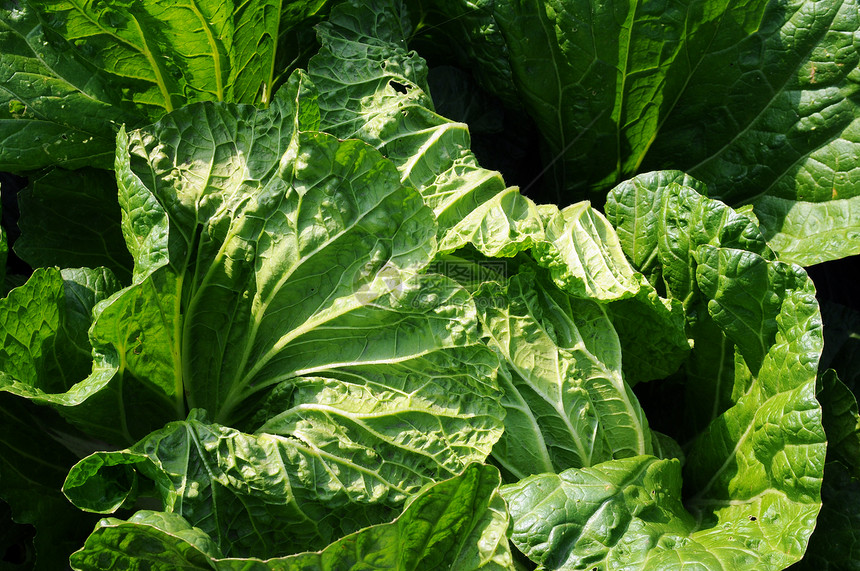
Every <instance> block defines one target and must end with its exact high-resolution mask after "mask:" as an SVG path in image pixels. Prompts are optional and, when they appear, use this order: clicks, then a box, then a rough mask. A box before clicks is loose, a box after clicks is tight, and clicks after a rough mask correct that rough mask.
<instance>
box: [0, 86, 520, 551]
mask: <svg viewBox="0 0 860 571" xmlns="http://www.w3.org/2000/svg"><path fill="white" fill-rule="evenodd" d="M289 85H290V87H289V89H285V90H283V91H282V92H280V93H279V97H278V98H276V101H275V102H274V104H273V105H272V106H271V107H270V108H269V109H267V110H258V109H255V108H253V107H242V106H234V105H227V104H199V105H196V106H189V107H186V108H183V109H182V110H177V111H175V112H173V113H171V114H169V115H167V116H166V117H165V118H164V119H162V120H161V121H160V122H158V123H156V124H154V125H153V126H151V127H149V128H148V129H144V130H138V131H132V132H130V133H128V134H126V133H125V132H124V131H122V132H121V133H120V138H119V140H120V143H121V144H120V149H119V151H118V159H117V164H118V172H119V176H120V185H119V186H120V189H121V197H120V198H121V204H122V206H123V232H124V234H125V238H126V241H127V244H128V246H129V249H130V250H131V253H132V256H133V257H134V259H135V268H134V282H133V283H132V285H131V286H129V287H126V288H124V289H122V290H120V291H118V292H116V293H115V294H113V295H111V296H110V297H107V299H103V300H102V301H101V302H100V303H98V304H97V305H94V303H93V302H91V303H90V306H89V308H90V310H91V311H90V313H86V312H84V313H85V317H86V320H85V322H81V323H73V324H72V325H74V326H73V327H70V331H71V333H70V334H69V335H73V336H74V339H75V342H76V343H75V344H73V343H70V342H68V341H66V334H65V333H64V330H63V329H62V327H61V325H62V323H61V322H58V323H59V325H57V324H54V321H57V320H60V319H61V318H62V315H63V313H62V307H63V306H62V298H58V297H57V296H58V295H59V294H58V293H51V292H62V280H60V281H57V279H56V278H54V280H55V281H56V282H57V283H56V284H53V282H51V283H52V284H53V285H52V286H51V287H50V288H49V287H46V286H43V285H42V283H41V282H40V280H44V279H46V278H42V277H41V276H47V277H49V276H52V275H54V274H52V273H51V272H48V271H40V272H37V274H36V275H35V276H34V277H33V278H31V280H30V281H29V282H28V283H27V284H26V285H25V287H23V288H20V289H19V290H16V291H15V292H13V294H14V295H12V296H11V297H10V298H8V299H7V300H4V303H5V304H6V305H7V306H10V312H11V313H14V314H15V315H14V316H11V315H10V318H9V320H8V321H9V323H8V325H7V329H6V330H5V331H6V332H8V333H6V334H7V335H12V334H13V333H12V332H13V331H14V332H15V333H14V334H15V335H18V336H22V335H35V334H39V335H41V336H42V338H43V339H44V342H43V343H42V346H44V347H53V348H54V350H55V351H56V352H61V351H62V352H70V351H71V352H72V354H73V356H74V361H72V358H71V357H66V356H64V355H65V353H63V354H58V355H57V356H54V355H53V354H46V355H45V356H44V357H42V356H40V355H38V354H35V353H32V348H31V349H30V351H31V354H32V355H33V356H32V359H34V360H36V361H37V362H34V364H33V365H32V366H28V367H27V368H26V370H24V369H21V367H17V368H16V362H17V361H15V360H13V359H9V360H8V364H7V365H6V366H5V369H4V371H5V372H4V376H3V386H2V388H3V390H6V391H8V392H11V393H14V394H17V395H19V396H22V397H26V398H29V399H31V400H33V401H35V402H38V403H41V404H47V405H51V406H54V407H56V408H57V409H58V410H59V411H60V412H61V413H62V414H63V415H65V416H66V417H67V418H68V419H69V420H71V421H72V422H74V423H75V424H77V425H78V426H79V427H81V428H83V429H85V430H86V431H87V432H88V433H90V434H93V435H97V436H100V437H102V438H105V439H107V440H108V441H111V442H113V443H123V442H125V443H129V444H130V443H132V442H134V441H135V440H138V439H140V438H149V439H152V438H156V437H155V436H151V435H150V436H148V437H147V436H146V435H147V434H148V433H149V432H150V431H152V430H157V429H159V428H160V427H161V426H163V425H164V424H165V423H166V422H168V421H170V420H172V419H177V418H180V419H181V418H184V417H185V410H186V409H187V408H195V407H202V408H205V409H206V410H207V411H208V412H209V414H210V415H211V416H212V418H213V419H214V420H216V421H218V422H220V423H228V424H230V425H232V426H239V425H241V426H243V427H244V428H245V429H247V430H249V431H255V430H259V431H261V432H260V434H263V435H268V436H266V437H267V438H274V437H273V436H272V435H277V437H278V438H281V439H284V440H286V441H288V442H290V443H292V444H293V445H295V446H299V447H300V448H301V449H302V450H303V454H306V455H308V458H313V459H314V462H319V463H320V464H319V466H320V468H319V471H320V474H318V475H317V476H316V477H322V476H323V474H328V475H329V477H331V478H332V481H333V482H334V483H333V484H332V485H333V486H335V487H337V486H342V487H345V488H352V489H354V490H359V489H363V488H364V486H365V484H362V482H364V478H370V480H373V481H374V482H376V483H374V484H372V485H371V484H366V485H367V486H368V487H369V488H372V489H373V490H375V491H373V492H372V493H370V499H368V500H367V501H369V502H380V501H383V500H384V501H385V502H387V504H388V505H398V504H399V503H402V502H403V501H404V500H405V498H406V496H407V495H408V494H409V493H412V492H414V491H415V490H416V489H417V488H418V487H420V486H421V485H423V484H424V483H426V482H428V481H431V480H437V479H442V478H445V477H449V476H451V475H454V474H456V473H459V472H460V471H462V469H463V468H464V467H465V466H466V464H468V463H469V462H473V461H476V462H480V461H483V460H484V459H485V458H486V457H487V456H488V455H489V453H490V450H491V448H492V445H493V443H494V442H495V441H496V440H497V439H498V437H499V435H500V433H501V419H502V417H503V414H504V413H503V409H502V408H501V407H500V405H499V403H498V399H499V397H500V395H499V392H498V388H497V386H496V384H495V380H494V378H495V371H496V368H497V366H498V362H497V359H496V357H495V356H494V354H493V353H492V351H491V350H490V349H488V348H487V347H486V346H484V345H483V344H482V343H480V341H479V339H478V330H477V323H478V320H477V314H476V310H475V307H474V304H473V302H472V300H471V298H470V297H469V295H468V293H467V292H466V291H465V290H464V289H463V288H462V287H460V286H458V285H457V284H456V283H455V282H453V281H452V280H450V279H449V278H447V277H445V276H442V275H437V274H426V273H424V274H422V273H420V272H421V270H422V269H423V268H424V267H425V266H426V265H427V264H428V263H429V261H430V259H431V257H432V255H433V253H434V251H435V233H436V232H435V224H434V222H433V217H432V212H431V211H430V209H429V208H427V207H426V206H425V205H424V202H423V200H422V198H421V197H420V195H419V194H418V193H417V192H416V191H415V190H412V189H410V188H408V187H405V186H403V185H401V183H400V180H399V174H398V172H397V170H396V168H395V167H394V165H393V164H392V163H390V162H388V161H386V160H385V159H384V158H382V157H381V155H379V153H378V152H377V151H375V150H374V149H373V148H372V147H370V146H368V145H367V144H365V143H362V142H360V141H355V140H353V141H339V140H337V139H336V138H334V137H332V136H331V135H327V134H323V133H319V132H310V131H308V132H306V131H301V130H299V127H304V126H311V127H312V126H314V124H315V123H314V120H315V119H314V118H315V117H318V115H317V114H316V113H315V107H314V105H313V102H314V97H313V93H312V91H310V90H308V85H307V84H306V83H304V82H303V80H302V78H301V77H300V76H296V77H295V78H294V80H293V81H292V82H291V83H290V84H289ZM201 130H205V132H206V133H208V134H209V135H210V136H209V137H207V138H206V139H207V140H208V141H209V143H208V145H207V144H203V143H202V141H201V140H200V139H199V138H197V137H193V138H191V137H190V136H189V135H188V133H193V134H194V135H198V134H199V133H200V132H201ZM49 294H50V295H49ZM51 295H53V296H54V297H53V298H52V297H51ZM103 297H106V296H103ZM55 298H56V299H55ZM12 304H17V305H15V307H11V305H12ZM19 306H21V307H25V308H29V310H30V311H32V312H34V313H36V312H39V313H37V315H35V317H34V322H33V323H32V324H31V323H30V322H29V321H21V320H19V319H16V318H17V317H18V314H19V313H21V311H19V310H18V307H19ZM42 315H48V316H52V317H51V319H53V320H54V321H49V325H47V326H45V325H43V321H44V319H46V318H43V317H41V316H42ZM36 318H38V319H41V320H42V321H36V320H35V319H36ZM67 321H68V320H67ZM90 321H92V326H91V328H90V325H89V323H90ZM88 328H89V334H88V335H87V329H88ZM9 346H10V347H11V345H9ZM90 352H92V355H90ZM93 357H94V362H93ZM59 361H65V362H67V368H66V369H65V370H64V374H65V375H66V376H67V377H68V378H67V379H66V380H65V381H64V382H62V383H59V382H58V379H57V378H56V375H55V374H53V373H52V369H51V367H55V366H56V363H57V362H59ZM42 362H44V363H45V364H44V365H39V363H42ZM72 362H74V363H75V364H76V365H75V367H71V366H70V365H71V364H72ZM89 369H91V370H89ZM87 373H89V375H88V376H87ZM145 441H147V440H145ZM130 454H132V455H133V456H134V455H136V454H137V452H134V451H132V452H130ZM201 454H203V452H201ZM123 457H124V456H123ZM135 457H137V456H135ZM233 460H235V459H233ZM331 466H342V468H341V469H342V470H345V472H343V474H342V475H344V477H345V474H347V473H351V474H352V475H351V476H349V477H350V478H352V479H353V480H354V484H352V485H350V484H347V483H346V482H341V481H339V480H338V479H337V477H336V476H335V473H336V472H337V471H336V470H335V472H329V471H328V470H331V469H332V468H331ZM187 469H188V470H190V469H191V468H187ZM377 472H378V475H377V476H373V475H372V474H376V473H377ZM178 473H180V474H182V477H186V476H188V474H185V473H184V472H183V471H182V470H180V471H179V472H178ZM180 479H181V478H180ZM156 480H159V478H156ZM159 481H160V480H159ZM309 487H310V488H311V489H315V488H314V486H313V485H310V484H309ZM181 489H182V486H180V485H178V484H177V488H176V490H175V493H176V494H179V495H180V496H181V494H182V491H181ZM320 492H321V490H320ZM189 493H190V492H189ZM356 493H357V494H359V495H360V493H359V492H356ZM345 497H348V496H345ZM164 501H165V503H166V504H168V505H172V503H171V502H170V501H168V500H167V499H165V500H164ZM320 501H322V500H320ZM343 501H344V497H341V496H337V494H335V496H334V497H333V498H330V502H331V503H333V504H335V505H341V504H339V503H338V502H343ZM121 503H122V502H120V504H121ZM180 504H182V502H180ZM185 505H187V502H186V503H185ZM117 507H119V506H118V505H113V504H111V505H110V506H108V507H102V508H98V509H99V510H103V509H115V508H117ZM180 507H181V506H180ZM217 508H223V509H229V507H228V506H222V505H219V506H217ZM213 509H214V511H215V512H216V513H218V511H217V509H215V508H213ZM182 513H184V512H182ZM345 525H348V523H347V524H345ZM331 539H332V537H331V536H328V537H326V543H327V542H328V541H329V540H331ZM225 541H226V540H225Z"/></svg>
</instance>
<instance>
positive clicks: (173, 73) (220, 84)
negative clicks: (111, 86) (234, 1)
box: [32, 0, 233, 117]
mask: <svg viewBox="0 0 860 571" xmlns="http://www.w3.org/2000/svg"><path fill="white" fill-rule="evenodd" d="M32 5H33V6H34V7H35V8H37V9H38V10H39V11H40V13H41V15H42V21H43V26H45V27H46V29H47V30H50V31H51V32H53V33H54V34H56V35H57V36H59V37H61V38H63V39H64V40H65V41H67V42H69V43H70V44H72V45H74V46H75V47H76V48H77V49H76V50H75V55H76V56H77V57H78V58H81V59H84V58H85V59H86V61H88V62H89V63H90V65H92V66H93V67H95V68H96V69H98V70H103V72H104V74H105V75H106V76H107V77H110V78H111V80H112V81H115V82H118V83H119V84H120V85H125V86H133V89H132V90H129V91H130V93H128V94H124V95H123V98H122V104H123V105H124V106H127V107H131V108H136V109H139V110H140V111H141V112H142V114H143V115H144V116H148V117H157V116H158V115H161V114H163V113H164V112H165V111H172V110H173V109H175V108H177V107H179V106H181V105H183V104H187V103H191V102H193V101H201V100H203V101H208V100H215V101H223V100H224V99H225V92H226V89H227V86H228V80H229V79H230V76H229V70H230V65H229V64H230V60H229V52H231V51H232V50H231V48H232V45H231V44H232V39H233V38H232V34H231V33H230V32H232V29H231V28H232V24H233V22H232V20H231V18H232V16H233V14H232V13H231V10H230V9H229V8H230V5H229V4H224V3H211V2H174V3H171V4H170V5H169V6H165V5H163V4H161V5H159V4H157V3H155V2H137V3H133V4H126V5H121V4H116V3H112V4H107V3H98V2H95V1H93V0H67V1H49V0H33V1H32Z"/></svg>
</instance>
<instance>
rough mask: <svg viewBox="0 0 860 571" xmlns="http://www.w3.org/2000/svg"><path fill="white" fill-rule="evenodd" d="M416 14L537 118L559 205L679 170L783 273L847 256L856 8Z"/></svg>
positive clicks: (453, 4)
mask: <svg viewBox="0 0 860 571" xmlns="http://www.w3.org/2000/svg"><path fill="white" fill-rule="evenodd" d="M413 4H418V5H419V6H417V7H416V9H417V10H418V11H419V12H421V13H422V16H423V17H424V18H425V19H426V22H425V29H426V30H427V34H428V35H429V36H430V37H431V38H432V37H442V38H445V40H446V41H443V42H441V43H437V44H436V45H435V46H434V48H435V50H437V51H441V52H443V54H445V55H446V56H447V57H448V58H449V59H452V60H455V61H457V62H458V63H460V65H464V66H466V67H468V68H470V69H471V70H472V71H473V73H474V74H475V76H476V77H477V78H478V80H479V81H480V82H482V84H483V85H484V86H485V88H487V89H489V90H491V91H493V92H494V93H496V94H497V95H499V97H501V98H502V99H503V100H506V101H510V100H511V99H514V100H515V101H516V102H517V103H518V104H519V105H521V106H522V107H523V108H524V109H525V110H526V112H527V113H528V115H529V116H530V117H531V119H532V120H533V121H534V122H535V124H536V125H537V127H538V129H539V131H540V139H541V144H542V147H543V157H544V159H543V162H544V164H545V165H547V168H549V169H550V173H551V177H550V178H551V180H550V181H548V182H547V183H546V184H545V186H546V187H547V195H548V196H552V197H553V198H554V199H557V201H559V202H561V201H564V202H572V201H575V200H580V199H582V198H589V199H591V200H593V201H595V202H596V203H598V204H599V203H602V201H603V199H604V196H605V193H606V191H607V190H608V189H609V188H611V187H613V186H614V185H616V184H618V183H620V182H622V181H624V180H625V179H627V178H629V177H632V176H633V175H636V174H639V173H645V172H648V171H652V170H661V169H680V170H683V171H685V172H688V173H689V174H691V175H693V176H695V177H696V178H698V179H700V180H702V181H704V182H705V183H707V184H708V186H709V187H710V189H711V191H712V193H713V195H714V196H715V197H719V198H720V199H721V200H723V201H725V202H728V203H730V204H733V205H741V204H752V205H753V207H754V209H755V212H756V214H757V215H758V216H759V218H760V220H761V223H762V229H763V232H764V234H765V236H766V237H767V239H768V242H769V243H770V244H771V247H772V248H774V249H775V250H776V251H778V252H779V253H780V255H781V256H782V257H783V258H784V259H785V260H786V261H792V262H797V263H800V264H806V265H808V264H814V263H818V262H821V261H825V260H830V259H836V258H840V257H843V256H846V255H850V254H856V253H858V252H860V234H858V233H857V231H856V224H855V223H854V222H853V220H856V218H857V213H858V205H860V201H858V200H859V199H858V197H857V189H858V188H860V178H858V176H860V175H858V172H860V171H858V164H857V159H856V157H857V156H858V152H857V148H858V144H860V131H858V126H860V123H858V119H860V113H858V98H860V89H858V87H860V76H858V74H857V69H858V61H860V59H858V58H860V56H858V49H857V32H858V30H860V15H858V14H860V13H859V12H858V10H857V3H856V2H854V1H853V0H848V1H842V0H833V1H825V2H816V3H808V2H800V1H793V0H773V1H770V2H720V3H717V4H713V3H708V2H701V1H690V0H684V1H680V2H660V3H655V4H647V5H645V4H642V3H635V2H634V3H629V4H625V5H623V6H620V5H615V4H601V5H595V4H593V3H589V2H581V1H576V0H548V1H545V2H539V1H528V2H515V1H508V0H506V1H496V2H494V3H485V4H478V5H476V6H475V7H472V3H467V2H462V1H453V0H452V1H450V2H445V9H441V10H439V9H434V8H432V7H424V6H423V5H421V3H420V2H413ZM452 13H453V14H464V18H465V22H461V21H460V20H459V19H458V18H456V17H455V18H451V16H450V14H452ZM466 13H468V16H465V14H466ZM437 28H441V31H440V30H438V29H437ZM452 51H453V52H456V53H454V54H452V53H451V52H452ZM488 76H489V77H488ZM511 87H513V89H512V88H511Z"/></svg>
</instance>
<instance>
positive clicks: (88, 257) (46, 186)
mask: <svg viewBox="0 0 860 571" xmlns="http://www.w3.org/2000/svg"><path fill="white" fill-rule="evenodd" d="M116 199H117V188H116V178H115V177H114V176H113V173H110V172H108V171H102V170H96V169H82V170H77V171H67V170H63V169H55V170H52V171H49V172H47V173H45V174H43V175H41V176H39V177H38V178H34V179H33V180H32V182H31V183H30V185H29V186H28V187H27V188H25V189H24V190H22V191H21V192H19V193H18V204H19V207H20V210H21V214H20V218H19V219H18V227H19V228H20V230H21V235H20V236H19V237H18V239H17V240H16V241H15V253H16V254H18V256H19V257H20V258H21V259H22V260H24V261H25V262H27V263H28V264H30V266H32V267H34V268H35V267H46V266H59V267H61V268H78V267H85V266H88V267H97V266H104V267H107V268H110V269H111V270H112V271H113V273H114V275H116V276H117V277H118V278H119V279H120V280H121V281H123V282H128V281H129V280H130V279H131V266H132V260H131V257H130V256H129V254H128V250H126V248H125V244H124V242H123V237H122V232H121V229H120V209H119V205H118V204H117V202H116Z"/></svg>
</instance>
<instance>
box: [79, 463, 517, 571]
mask: <svg viewBox="0 0 860 571" xmlns="http://www.w3.org/2000/svg"><path fill="white" fill-rule="evenodd" d="M498 486H499V475H498V471H497V470H496V469H494V468H492V467H490V466H481V465H477V464H475V465H472V466H470V467H468V468H467V469H466V471H465V472H464V473H463V474H462V475H460V476H457V477H454V478H451V479H449V480H445V481H443V482H440V483H438V484H434V485H432V486H429V487H427V488H425V489H424V490H422V491H421V492H420V493H419V494H418V495H416V496H415V497H414V498H413V499H412V500H411V501H410V503H409V504H408V505H407V506H406V509H405V510H404V511H403V513H402V514H400V516H399V517H397V519H395V520H394V521H393V522H390V523H383V524H378V525H374V526H370V527H367V528H364V529H362V530H360V531H357V532H355V533H353V534H352V535H348V536H346V537H343V538H341V539H339V540H338V541H336V542H334V543H332V544H331V545H329V546H328V547H326V548H325V549H323V550H322V551H320V552H317V553H301V554H297V555H293V556H289V557H282V558H277V559H269V560H266V561H260V560H259V559H256V558H255V559H234V558H230V559H222V556H221V554H220V550H219V549H218V548H217V546H215V545H214V544H213V543H212V541H211V539H210V538H209V536H207V535H206V534H205V533H204V532H203V531H202V530H200V529H199V528H195V527H192V526H191V525H189V524H188V522H186V521H185V520H184V519H183V518H181V517H180V516H177V515H176V514H171V513H157V512H151V511H140V512H138V513H136V514H135V515H134V516H133V517H132V518H131V519H129V520H128V521H122V520H118V519H114V518H107V519H104V520H102V521H101V522H100V523H99V525H98V526H97V527H96V530H95V531H94V532H93V534H92V535H91V536H90V538H89V539H88V540H87V543H86V545H85V546H84V548H83V549H81V550H80V551H79V552H77V553H75V555H74V556H73V557H72V565H73V567H74V568H75V569H80V570H84V569H89V568H91V566H100V567H99V568H102V567H103V566H104V564H105V562H106V561H108V560H109V561H110V562H111V563H112V564H113V565H115V566H120V565H122V564H125V565H128V564H130V563H131V562H132V561H134V562H142V561H146V562H147V563H148V564H149V565H150V568H151V569H153V570H164V571H168V570H171V571H172V570H173V569H178V568H181V569H205V570H212V569H215V570H217V571H231V570H235V571H238V570H243V571H269V570H274V569H279V570H283V571H288V570H296V571H298V570H299V569H320V570H329V569H330V570H334V569H339V570H340V569H343V570H347V569H351V570H356V571H357V570H358V569H367V570H370V569H380V570H381V569H398V570H402V571H409V570H415V571H417V570H420V569H430V568H449V569H487V570H502V569H506V570H510V569H513V564H512V561H511V553H510V548H509V546H508V542H507V538H506V534H505V531H506V529H507V526H508V516H507V511H506V507H505V503H504V501H503V500H502V498H501V496H500V495H499V492H498Z"/></svg>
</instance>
